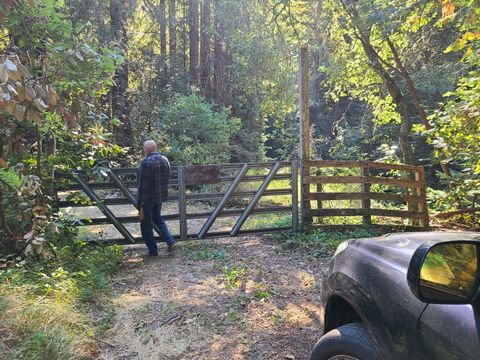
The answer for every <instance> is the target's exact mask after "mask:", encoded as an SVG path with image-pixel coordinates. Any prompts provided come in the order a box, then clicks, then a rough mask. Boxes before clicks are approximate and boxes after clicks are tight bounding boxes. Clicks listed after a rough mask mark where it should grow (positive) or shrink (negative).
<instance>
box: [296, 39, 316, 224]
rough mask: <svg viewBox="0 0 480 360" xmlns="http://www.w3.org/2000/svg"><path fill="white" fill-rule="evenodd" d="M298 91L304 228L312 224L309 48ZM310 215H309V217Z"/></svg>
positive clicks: (300, 56)
mask: <svg viewBox="0 0 480 360" xmlns="http://www.w3.org/2000/svg"><path fill="white" fill-rule="evenodd" d="M298 59H299V62H298V67H299V74H298V89H299V110H300V161H301V185H302V186H301V189H302V197H301V198H302V199H301V203H302V204H301V205H302V226H308V225H311V224H312V220H313V219H312V217H311V215H310V214H309V212H310V209H311V206H310V199H307V195H308V194H309V193H310V185H309V184H305V181H304V179H305V177H306V176H309V175H310V167H309V166H305V161H308V160H310V156H311V153H310V108H309V91H310V90H309V82H310V79H309V71H308V68H309V64H308V48H307V47H301V48H300V50H299V53H298ZM307 214H308V215H307Z"/></svg>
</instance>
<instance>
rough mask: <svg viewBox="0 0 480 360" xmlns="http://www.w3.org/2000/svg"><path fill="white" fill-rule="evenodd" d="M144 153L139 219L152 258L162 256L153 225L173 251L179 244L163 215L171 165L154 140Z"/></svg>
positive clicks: (147, 144) (139, 194)
mask: <svg viewBox="0 0 480 360" xmlns="http://www.w3.org/2000/svg"><path fill="white" fill-rule="evenodd" d="M143 153H144V154H145V158H144V159H143V160H142V162H141V164H140V169H139V171H138V216H139V218H140V228H141V230H142V238H143V241H145V245H147V248H148V255H149V256H158V248H157V243H156V241H155V239H154V237H153V226H152V224H155V225H157V226H158V228H159V230H160V237H161V238H163V239H164V240H166V242H167V245H168V251H169V252H172V251H173V250H174V249H175V245H176V244H175V240H174V239H173V237H172V235H171V234H170V231H168V227H167V224H165V221H164V220H163V218H162V216H161V211H162V203H164V202H166V201H167V200H168V181H169V179H170V163H169V162H168V159H167V158H166V157H165V156H164V155H162V154H160V153H159V152H157V144H155V141H153V140H148V141H145V143H144V144H143Z"/></svg>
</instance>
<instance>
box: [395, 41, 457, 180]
mask: <svg viewBox="0 0 480 360" xmlns="http://www.w3.org/2000/svg"><path fill="white" fill-rule="evenodd" d="M387 44H388V46H389V47H390V50H391V51H392V54H393V58H394V59H395V63H396V64H397V68H398V72H399V73H400V75H401V76H402V77H403V79H404V80H405V82H406V84H407V88H408V92H409V93H410V96H411V97H412V99H413V102H414V103H415V107H416V108H417V111H418V115H419V117H420V120H421V121H422V124H423V126H424V127H425V129H426V130H430V129H431V128H432V126H431V125H430V122H429V121H428V117H427V112H426V111H425V108H424V107H423V105H422V102H421V101H420V96H419V95H418V91H417V89H416V87H415V85H414V83H413V80H412V78H411V77H410V74H409V73H408V71H407V69H406V68H405V66H404V65H403V62H402V61H401V59H400V56H399V54H398V51H397V49H396V47H395V45H394V44H393V42H392V40H391V39H390V38H389V37H387ZM431 137H432V139H435V137H434V136H431ZM445 152H446V149H442V153H445ZM438 161H439V163H440V166H441V168H442V171H443V172H444V174H445V176H446V177H451V176H452V173H451V171H450V167H449V166H448V164H446V163H445V162H443V161H442V160H440V159H439V160H438Z"/></svg>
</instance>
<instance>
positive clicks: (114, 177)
mask: <svg viewBox="0 0 480 360" xmlns="http://www.w3.org/2000/svg"><path fill="white" fill-rule="evenodd" d="M107 174H108V175H109V176H110V178H111V179H112V181H113V182H114V183H115V185H117V186H118V188H119V189H120V191H121V192H122V193H123V195H124V196H125V197H126V198H127V199H128V201H130V202H131V203H132V205H133V206H134V207H135V209H137V210H138V202H137V199H135V196H133V194H132V192H131V191H130V190H129V189H128V187H126V186H125V185H124V184H123V183H122V181H121V180H120V178H119V177H118V176H117V175H116V174H115V173H114V172H113V171H112V169H107ZM151 225H152V227H153V229H154V230H155V231H156V232H157V234H158V235H160V237H162V236H163V235H162V232H161V231H160V228H159V227H158V226H157V224H155V223H154V222H153V221H152V224H151Z"/></svg>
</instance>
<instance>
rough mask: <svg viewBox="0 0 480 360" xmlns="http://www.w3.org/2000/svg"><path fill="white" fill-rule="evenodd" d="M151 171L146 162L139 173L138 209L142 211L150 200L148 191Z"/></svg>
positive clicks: (142, 164) (143, 162)
mask: <svg viewBox="0 0 480 360" xmlns="http://www.w3.org/2000/svg"><path fill="white" fill-rule="evenodd" d="M150 181H151V176H150V169H149V167H148V163H147V162H146V161H142V163H141V164H140V169H139V171H138V209H139V210H140V209H141V208H142V207H143V206H144V205H145V203H146V201H147V199H148V190H149V189H150Z"/></svg>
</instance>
